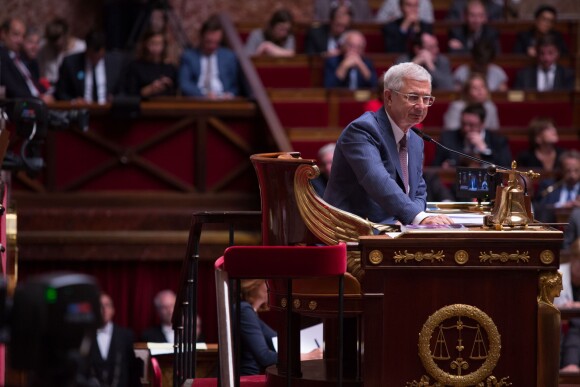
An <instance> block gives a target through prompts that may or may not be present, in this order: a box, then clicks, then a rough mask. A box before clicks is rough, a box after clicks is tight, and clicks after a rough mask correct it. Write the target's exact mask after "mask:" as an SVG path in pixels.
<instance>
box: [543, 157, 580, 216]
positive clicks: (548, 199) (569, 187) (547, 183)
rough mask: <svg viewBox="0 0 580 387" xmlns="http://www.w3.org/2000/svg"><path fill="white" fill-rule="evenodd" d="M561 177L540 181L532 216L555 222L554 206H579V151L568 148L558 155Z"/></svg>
mask: <svg viewBox="0 0 580 387" xmlns="http://www.w3.org/2000/svg"><path fill="white" fill-rule="evenodd" d="M560 165H561V167H562V178H561V179H559V180H555V179H548V180H544V181H543V182H541V183H540V186H539V188H538V194H537V195H536V197H535V198H534V199H535V200H534V209H535V211H534V217H535V218H536V219H538V220H539V221H541V222H547V223H551V222H555V221H556V215H555V213H554V209H556V208H574V207H580V196H578V194H579V192H580V152H578V151H577V150H568V151H565V152H564V153H562V155H561V156H560Z"/></svg>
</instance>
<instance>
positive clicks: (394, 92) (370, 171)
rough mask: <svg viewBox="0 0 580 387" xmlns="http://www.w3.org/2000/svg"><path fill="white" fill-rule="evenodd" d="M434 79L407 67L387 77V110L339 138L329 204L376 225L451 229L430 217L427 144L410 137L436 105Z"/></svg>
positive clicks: (443, 218) (413, 66) (368, 117)
mask: <svg viewBox="0 0 580 387" xmlns="http://www.w3.org/2000/svg"><path fill="white" fill-rule="evenodd" d="M434 100H435V98H434V97H432V96H431V75H430V74H429V73H428V72H427V70H425V69H424V68H423V67H421V66H419V65H417V64H414V63H410V62H406V63H400V64H398V65H395V66H392V67H391V68H390V69H389V70H388V71H387V72H386V73H385V76H384V92H383V101H384V109H379V110H378V111H377V112H376V113H375V112H366V113H364V114H363V115H362V116H360V117H359V118H357V119H356V120H354V121H353V122H351V123H350V124H349V125H348V126H347V127H346V129H345V130H344V131H343V132H342V134H341V135H340V137H339V138H338V141H337V144H336V150H335V152H334V159H333V164H332V170H331V173H330V180H329V182H328V185H327V187H326V191H325V194H324V199H325V200H326V201H327V202H328V203H329V204H331V205H333V206H336V207H338V208H340V209H342V210H345V211H348V212H352V213H354V214H356V215H358V216H360V217H362V218H365V219H369V220H370V221H372V222H377V223H383V224H389V223H391V224H392V223H395V222H399V223H401V224H450V223H453V221H452V220H451V219H449V218H448V217H447V216H445V215H437V216H431V215H429V214H427V213H425V203H426V197H427V193H426V188H425V181H424V180H423V140H421V138H420V137H419V136H418V135H417V134H415V133H413V132H412V131H410V130H409V129H411V127H412V126H413V125H416V124H418V123H420V122H422V121H423V120H424V119H425V117H426V116H427V110H428V108H429V106H431V105H432V104H433V102H434Z"/></svg>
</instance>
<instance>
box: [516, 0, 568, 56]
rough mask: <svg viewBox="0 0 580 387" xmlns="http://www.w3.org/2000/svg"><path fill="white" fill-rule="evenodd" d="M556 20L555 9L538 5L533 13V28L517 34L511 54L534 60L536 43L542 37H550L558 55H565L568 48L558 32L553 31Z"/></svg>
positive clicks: (546, 5) (545, 5)
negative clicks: (556, 47) (529, 57)
mask: <svg viewBox="0 0 580 387" xmlns="http://www.w3.org/2000/svg"><path fill="white" fill-rule="evenodd" d="M556 18H557V11H556V8H555V7H553V6H551V5H548V4H543V5H540V6H539V7H538V9H536V12H535V13H534V26H533V27H532V28H531V29H529V30H527V31H521V32H519V33H518V35H517V36H516V43H515V44H514V49H513V52H514V53H515V54H526V55H528V56H531V57H533V58H535V57H536V42H537V41H538V39H539V38H541V37H542V36H546V35H550V36H552V37H553V39H554V42H555V43H556V45H557V46H558V50H559V51H560V54H562V55H567V54H568V47H567V46H566V41H565V40H564V37H563V36H562V34H561V33H560V31H556V30H555V29H554V24H555V23H556Z"/></svg>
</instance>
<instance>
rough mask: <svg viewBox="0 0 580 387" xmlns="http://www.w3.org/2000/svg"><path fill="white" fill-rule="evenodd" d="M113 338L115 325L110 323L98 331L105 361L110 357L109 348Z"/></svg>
mask: <svg viewBox="0 0 580 387" xmlns="http://www.w3.org/2000/svg"><path fill="white" fill-rule="evenodd" d="M112 338H113V323H112V322H108V323H107V324H106V325H105V326H104V327H102V328H101V329H97V344H98V345H99V351H100V352H101V357H102V358H103V360H107V357H108V356H109V348H110V347H111V339H112Z"/></svg>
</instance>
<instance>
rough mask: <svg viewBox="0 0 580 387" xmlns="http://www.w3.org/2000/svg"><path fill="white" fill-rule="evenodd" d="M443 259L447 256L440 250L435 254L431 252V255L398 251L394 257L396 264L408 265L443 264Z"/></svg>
mask: <svg viewBox="0 0 580 387" xmlns="http://www.w3.org/2000/svg"><path fill="white" fill-rule="evenodd" d="M443 258H445V254H443V250H439V251H438V252H435V251H434V250H431V252H430V253H424V252H422V251H417V252H416V253H409V252H408V250H405V251H404V252H403V253H401V252H400V251H396V252H395V255H393V259H394V260H395V263H401V262H403V263H407V261H417V262H421V261H424V260H426V261H431V262H435V261H437V262H443Z"/></svg>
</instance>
